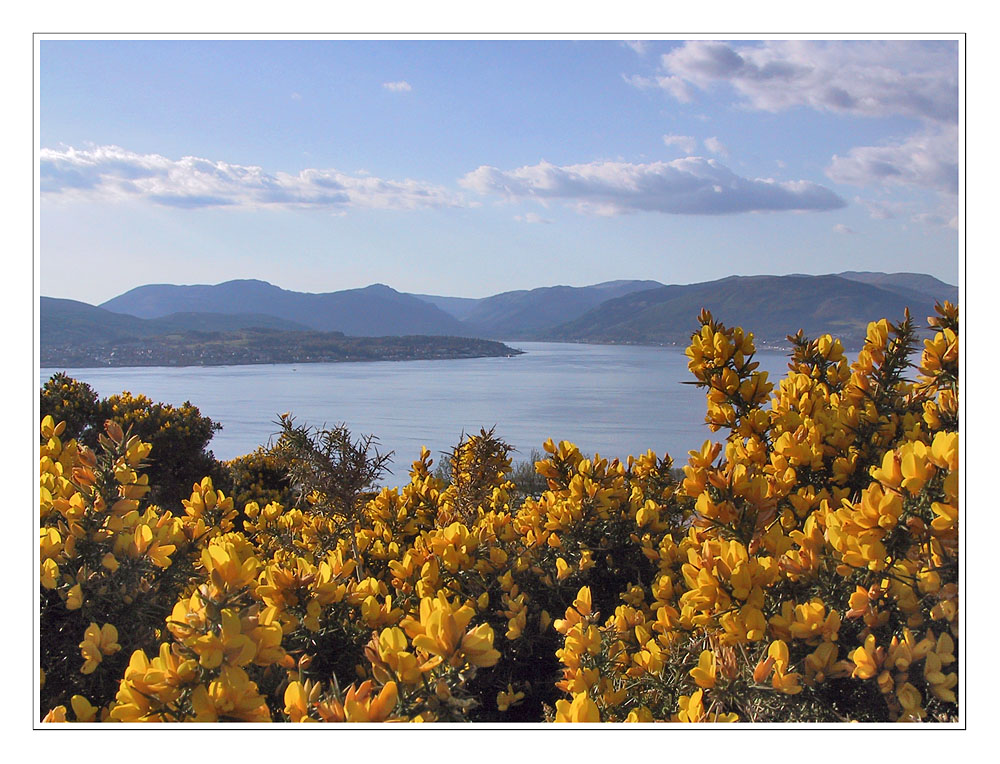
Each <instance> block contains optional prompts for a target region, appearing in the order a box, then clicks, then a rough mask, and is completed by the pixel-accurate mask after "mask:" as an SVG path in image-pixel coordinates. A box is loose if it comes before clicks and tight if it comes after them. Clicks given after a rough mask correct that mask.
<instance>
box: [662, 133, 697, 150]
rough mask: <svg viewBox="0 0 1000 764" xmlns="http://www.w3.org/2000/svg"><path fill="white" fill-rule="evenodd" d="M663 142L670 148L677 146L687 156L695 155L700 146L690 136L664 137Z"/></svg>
mask: <svg viewBox="0 0 1000 764" xmlns="http://www.w3.org/2000/svg"><path fill="white" fill-rule="evenodd" d="M663 142H664V143H665V144H667V145H668V146H676V147H677V148H679V149H680V150H681V151H683V152H684V153H685V154H693V153H694V150H695V148H696V147H697V145H698V142H697V141H696V140H695V139H694V138H693V137H691V136H690V135H664V136H663Z"/></svg>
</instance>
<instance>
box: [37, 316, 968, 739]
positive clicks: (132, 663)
mask: <svg viewBox="0 0 1000 764" xmlns="http://www.w3.org/2000/svg"><path fill="white" fill-rule="evenodd" d="M699 321H700V329H699V331H698V332H696V333H695V334H694V335H693V337H692V342H691V345H690V347H689V348H688V350H687V355H688V357H689V359H690V363H689V368H690V371H691V372H692V374H693V375H694V380H693V383H694V384H696V385H699V386H700V387H702V388H703V389H704V390H705V392H706V399H707V412H706V423H707V425H708V427H709V428H710V429H711V430H713V431H720V432H721V433H723V434H724V435H725V439H724V442H723V443H715V444H713V443H712V442H711V441H708V442H706V443H705V444H704V445H703V446H701V447H700V448H698V449H695V450H693V451H691V452H690V453H689V455H688V459H687V462H686V463H685V464H684V465H682V467H681V470H679V469H678V468H677V467H675V466H674V464H673V462H672V461H671V459H670V458H669V457H667V456H658V455H657V454H655V453H654V452H652V451H649V452H647V453H645V454H642V455H640V456H638V457H629V458H628V459H626V460H624V461H621V460H618V459H613V460H609V459H606V458H602V457H601V456H600V455H594V456H593V457H592V458H587V457H585V456H584V455H583V454H582V453H581V452H580V450H579V449H578V448H577V447H576V446H575V445H573V444H571V443H567V442H561V443H555V442H553V441H551V440H550V441H548V442H546V443H545V444H544V454H540V455H539V458H538V459H537V461H536V463H535V465H534V474H535V477H534V478H532V480H537V481H542V482H540V483H532V482H531V481H530V480H529V479H528V476H526V475H524V474H519V475H514V474H513V468H512V466H511V458H510V457H511V448H510V447H509V446H508V445H507V444H505V443H504V442H502V440H500V439H499V438H498V437H497V436H496V435H495V433H494V432H493V431H485V430H484V431H481V432H480V433H479V434H477V435H470V436H467V437H463V439H462V441H461V442H460V443H459V444H458V446H456V448H455V449H454V450H453V452H452V453H451V454H450V456H449V458H448V469H447V473H448V480H447V481H445V480H443V479H441V477H440V476H439V475H438V474H436V473H435V469H434V464H433V461H432V459H431V455H430V453H429V452H428V451H427V450H426V449H424V450H423V451H422V453H421V454H420V457H419V458H418V459H417V460H416V461H414V462H413V464H412V467H411V469H410V473H409V482H408V483H406V484H405V485H402V486H400V487H398V488H391V489H390V488H381V489H376V488H374V487H373V486H376V485H377V484H378V482H379V478H380V477H381V476H382V474H383V469H384V466H385V459H386V457H385V456H384V455H381V454H379V453H378V451H377V448H376V447H375V445H376V444H375V443H374V442H373V440H372V439H370V438H361V439H358V440H356V439H354V438H353V436H352V435H351V433H350V432H348V431H347V430H346V429H345V428H343V427H336V428H333V429H319V430H315V429H310V428H308V427H300V426H297V425H296V424H295V423H294V421H293V420H292V419H291V417H289V416H283V417H282V418H281V420H280V427H281V432H280V433H279V437H278V439H277V441H276V443H275V445H274V447H273V448H272V449H270V450H266V451H265V450H261V451H259V452H257V453H255V454H252V455H250V456H248V457H244V458H243V459H241V460H234V462H231V463H230V464H229V471H228V473H224V474H223V475H222V477H221V479H224V480H227V481H228V485H230V486H233V487H234V488H233V490H235V491H237V493H238V495H239V506H238V505H237V503H235V502H234V500H233V498H232V497H231V496H230V495H227V493H226V492H225V491H224V490H223V489H221V488H219V487H217V486H216V484H215V483H213V481H212V480H211V479H210V478H208V477H206V478H205V479H203V480H200V481H199V482H197V483H195V484H194V485H193V490H192V491H191V492H190V495H189V496H188V497H187V498H185V499H184V500H183V502H181V503H180V504H179V505H172V506H169V507H166V508H165V507H163V506H160V505H158V504H156V503H152V502H151V501H150V491H151V486H150V480H149V479H148V474H147V472H146V470H145V469H144V467H145V465H146V464H147V463H148V460H149V459H151V458H155V457H156V448H157V446H155V445H154V446H153V447H152V450H151V447H150V444H149V442H148V441H147V440H146V439H145V438H142V437H139V436H137V435H136V434H134V433H132V432H130V431H129V429H128V428H127V427H123V426H122V425H121V424H119V423H117V422H115V421H109V422H108V423H107V424H106V425H105V427H104V432H103V433H102V434H101V435H100V437H99V438H98V439H97V441H96V442H94V444H93V447H90V446H87V445H85V444H83V443H81V442H79V441H76V440H70V439H66V440H64V437H63V436H64V435H65V427H66V425H65V424H63V423H60V422H59V421H57V420H56V418H55V417H54V416H53V415H46V416H45V418H44V419H43V421H42V448H41V463H40V466H41V507H40V509H41V541H40V548H41V588H40V591H41V670H42V673H41V681H42V690H41V699H42V702H41V706H42V708H41V710H40V714H44V719H45V720H46V721H63V720H66V721H97V720H100V721H114V722H143V721H158V722H171V721H201V722H226V721H242V722H265V721H290V722H345V721H349V722H369V721H371V722H375V721H425V722H430V721H473V722H475V721H521V722H523V721H534V722H541V721H554V722H659V721H671V722H736V721H749V722H768V721H771V722H789V721H792V722H847V721H861V722H886V721H908V722H916V721H924V722H932V721H954V720H956V719H957V718H958V712H959V708H958V696H957V692H958V689H959V688H958V683H957V677H958V660H959V654H958V640H957V637H958V624H959V621H958V595H959V592H958V506H959V505H958V310H957V308H955V307H954V306H952V305H950V304H948V303H945V304H944V305H941V306H938V315H937V316H935V317H933V318H932V319H931V325H932V327H933V328H934V329H935V334H934V337H933V338H932V339H930V340H926V341H925V342H924V348H923V353H922V356H921V360H920V362H919V365H918V366H917V368H916V374H915V378H914V379H910V378H909V374H910V371H909V369H910V359H911V358H912V354H913V351H914V349H915V344H916V339H915V330H914V326H913V324H912V322H911V320H910V318H909V316H906V317H905V318H904V319H903V321H902V322H900V323H898V324H893V323H890V322H888V321H886V320H882V321H878V322H875V323H872V324H870V325H869V327H868V334H867V338H866V341H865V344H864V347H863V348H862V350H861V351H860V353H859V354H858V357H857V359H856V360H855V361H854V362H853V363H849V362H848V360H847V358H846V356H845V354H844V351H843V348H842V346H841V344H840V343H839V342H838V341H837V340H834V339H832V338H831V337H829V336H824V337H820V338H818V339H815V340H810V339H808V338H806V337H804V336H802V335H801V333H800V334H799V335H796V336H795V337H793V338H790V339H791V340H792V343H793V350H792V354H791V358H790V363H789V371H788V373H787V375H786V376H785V377H784V378H783V379H781V380H780V381H778V382H777V384H774V383H772V382H771V381H770V380H769V379H768V376H767V374H766V373H764V372H761V371H759V370H758V368H757V363H756V362H755V361H754V360H753V357H754V352H755V348H754V342H753V336H752V335H751V334H748V333H745V332H743V331H742V330H741V329H738V328H736V329H732V328H727V327H726V326H724V325H723V324H721V323H719V322H718V321H716V320H715V319H714V318H713V317H712V316H711V315H710V314H709V313H707V312H703V313H702V315H701V316H700V317H699ZM82 400H83V402H84V404H86V405H91V404H90V402H89V401H90V399H89V397H88V396H83V398H82ZM64 409H65V410H66V413H67V418H69V415H71V413H72V411H71V409H72V407H71V406H68V405H67V406H65V407H64ZM514 477H517V479H518V484H515V482H514V480H513V478H514ZM518 485H520V486H522V487H520V488H519V487H518ZM525 486H528V487H527V488H526V487H525Z"/></svg>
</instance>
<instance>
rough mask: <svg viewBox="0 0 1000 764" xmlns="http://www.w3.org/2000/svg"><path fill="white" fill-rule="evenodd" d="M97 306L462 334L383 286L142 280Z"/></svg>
mask: <svg viewBox="0 0 1000 764" xmlns="http://www.w3.org/2000/svg"><path fill="white" fill-rule="evenodd" d="M100 307H101V308H104V309H105V310H110V311H114V312H116V313H127V314H129V315H133V316H137V317H139V318H158V317H162V316H166V315H169V314H172V313H178V312H206V311H207V312H212V313H223V314H235V313H246V312H248V311H252V312H255V313H264V314H267V315H271V316H275V317H277V318H281V319H285V320H287V321H294V322H296V323H298V324H301V325H303V326H305V327H308V328H310V329H315V330H318V331H323V332H330V331H339V332H343V333H344V334H348V335H351V336H357V337H377V336H389V335H414V334H428V335H452V336H462V335H465V334H467V333H468V332H467V331H466V330H465V329H464V328H463V326H462V325H461V324H460V323H459V321H458V319H456V318H455V317H454V316H450V315H448V314H447V313H445V312H444V311H442V310H441V309H440V308H438V307H437V306H435V305H432V304H430V303H427V302H425V301H423V300H420V299H418V298H416V297H413V296H412V295H408V294H403V293H401V292H397V291H396V290H395V289H391V288H390V287H387V286H385V285H383V284H373V285H371V286H368V287H364V288H363V289H347V290H344V291H341V292H326V293H319V294H313V293H309V292H293V291H290V290H286V289H281V288H280V287H276V286H274V285H273V284H269V283H267V282H266V281H258V280H255V279H241V280H236V281H226V282H224V283H222V284H215V285H208V284H195V285H187V286H178V285H172V284H148V285H146V286H141V287H136V288H135V289H132V290H130V291H128V292H125V293H124V294H122V295H119V296H118V297H114V298H112V299H110V300H108V301H107V302H105V303H102V304H101V306H100Z"/></svg>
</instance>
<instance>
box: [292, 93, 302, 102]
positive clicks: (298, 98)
mask: <svg viewBox="0 0 1000 764" xmlns="http://www.w3.org/2000/svg"><path fill="white" fill-rule="evenodd" d="M291 99H292V100H293V101H301V100H302V94H301V93H292V95H291Z"/></svg>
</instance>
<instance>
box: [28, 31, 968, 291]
mask: <svg viewBox="0 0 1000 764" xmlns="http://www.w3.org/2000/svg"><path fill="white" fill-rule="evenodd" d="M39 51H40V52H39V79H38V87H39V90H38V97H39V114H40V119H39V130H38V133H39V146H38V149H39V151H38V160H39V166H38V172H39V185H38V188H39V227H40V236H39V248H40V255H39V259H40V292H41V294H43V295H46V296H51V297H62V298H69V299H75V300H81V301H84V302H88V303H91V304H100V303H101V302H104V301H105V300H108V299H110V298H112V297H114V296H116V295H118V294H121V293H122V292H125V291H127V290H129V289H131V288H133V287H136V286H140V285H143V284H149V283H174V284H214V283H220V282H223V281H227V280H230V279H238V278H256V279H263V280H265V281H269V282H271V283H273V284H276V285H278V286H280V287H283V288H285V289H292V290H297V291H306V292H328V291H336V290H340V289H349V288H355V287H362V286H366V285H368V284H372V283H384V284H388V285H389V286H392V287H393V288H395V289H398V290H400V291H405V292H415V293H424V294H436V295H450V296H460V297H484V296H487V295H491V294H496V293H498V292H503V291H508V290H513V289H531V288H535V287H540V286H551V285H555V284H567V285H571V286H583V285H586V284H593V283H598V282H602V281H610V280H615V279H655V280H657V281H660V282H663V283H694V282H699V281H708V280H712V279H717V278H723V277H725V276H729V275H733V274H740V275H752V274H788V273H813V274H820V273H836V272H840V271H845V270H862V271H886V272H898V271H907V272H919V273H928V274H931V275H933V276H936V277H937V278H940V279H942V280H943V281H946V282H948V283H951V284H957V283H958V279H959V232H958V228H959V225H958V220H959V217H958V215H959V189H960V178H959V166H960V155H959V139H960V135H961V130H960V124H959V116H960V104H959V54H960V50H959V43H958V41H957V40H956V39H954V38H953V39H947V38H941V39H924V40H903V39H890V40H884V39H883V40H879V39H865V40H794V39H783V40H741V41H736V40H712V39H697V40H642V41H637V40H571V39H563V40H541V39H531V40H466V41H462V40H454V39H453V40H438V41H434V40H381V41H379V40H371V41H363V40H357V39H342V40H312V41H309V40H235V39H232V40H212V39H207V38H201V39H198V40H169V39H161V40H125V39H119V40H71V39H65V38H58V37H55V38H52V37H50V38H44V39H42V40H41V41H40V43H39ZM206 309H209V306H206Z"/></svg>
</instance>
